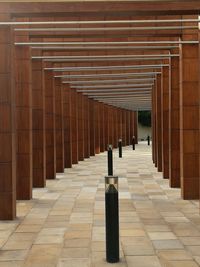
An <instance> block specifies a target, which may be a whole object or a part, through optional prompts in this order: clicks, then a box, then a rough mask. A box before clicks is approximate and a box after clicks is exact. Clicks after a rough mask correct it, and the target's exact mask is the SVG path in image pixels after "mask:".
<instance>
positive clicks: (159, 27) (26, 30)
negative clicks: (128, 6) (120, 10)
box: [14, 25, 198, 32]
mask: <svg viewBox="0 0 200 267" xmlns="http://www.w3.org/2000/svg"><path fill="white" fill-rule="evenodd" d="M186 29H198V26H197V25H194V26H193V25H192V26H181V25H180V26H150V27H148V26H146V27H144V26H143V27H141V26H139V27H131V26H129V27H93V28H88V27H85V28H80V27H79V28H16V29H14V30H15V31H16V32H90V31H94V32H97V31H104V32H105V31H146V30H167V31H170V30H186Z"/></svg>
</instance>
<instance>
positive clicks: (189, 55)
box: [180, 39, 200, 199]
mask: <svg viewBox="0 0 200 267" xmlns="http://www.w3.org/2000/svg"><path fill="white" fill-rule="evenodd" d="M184 40H185V39H184ZM199 97H200V94H199V50H198V44H182V45H181V51H180V103H181V105H180V140H181V144H180V160H181V193H182V197H183V198H184V199H197V198H199V119H200V118H199Z"/></svg>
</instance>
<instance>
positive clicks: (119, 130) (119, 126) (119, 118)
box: [118, 108, 122, 139]
mask: <svg viewBox="0 0 200 267" xmlns="http://www.w3.org/2000/svg"><path fill="white" fill-rule="evenodd" d="M118 136H119V139H122V109H121V108H119V110H118Z"/></svg>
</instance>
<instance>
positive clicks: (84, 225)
mask: <svg viewBox="0 0 200 267" xmlns="http://www.w3.org/2000/svg"><path fill="white" fill-rule="evenodd" d="M106 157H107V153H102V154H100V155H97V156H95V157H91V158H90V159H86V160H84V161H83V162H80V163H79V164H78V165H74V166H73V168H72V169H66V170H65V173H63V174H57V178H56V179H55V180H49V181H47V187H46V188H41V189H34V191H33V199H32V200H31V201H19V202H18V204H17V219H16V220H15V221H13V222H0V267H107V266H116V267H117V266H119V267H198V266H200V216H199V202H198V201H185V200H182V199H181V198H180V189H172V188H169V185H168V180H167V179H163V178H162V173H158V172H157V170H156V168H155V167H154V165H153V163H152V160H151V147H149V146H147V144H146V142H145V143H140V144H139V145H136V150H135V151H133V150H132V149H131V147H126V148H123V158H118V151H117V150H114V174H115V175H118V176H119V199H120V205H119V206H120V259H121V260H120V262H119V263H117V264H109V263H107V262H106V260H105V202H104V194H105V186H104V176H105V175H106V173H107V169H106V168H107V161H106V160H107V158H106Z"/></svg>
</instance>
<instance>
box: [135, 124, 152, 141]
mask: <svg viewBox="0 0 200 267" xmlns="http://www.w3.org/2000/svg"><path fill="white" fill-rule="evenodd" d="M148 135H149V136H150V137H151V135H152V134H151V127H146V126H143V125H141V124H140V123H138V140H141V139H144V140H146V139H147V136H148Z"/></svg>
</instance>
